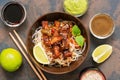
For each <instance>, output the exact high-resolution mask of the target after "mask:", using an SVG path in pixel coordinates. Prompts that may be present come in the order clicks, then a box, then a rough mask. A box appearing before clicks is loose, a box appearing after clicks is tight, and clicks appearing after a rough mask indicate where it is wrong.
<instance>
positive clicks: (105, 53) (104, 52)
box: [92, 44, 112, 63]
mask: <svg viewBox="0 0 120 80" xmlns="http://www.w3.org/2000/svg"><path fill="white" fill-rule="evenodd" d="M111 53H112V46H110V45H108V44H104V45H100V46H98V47H97V48H96V49H95V50H94V51H93V53H92V57H93V60H94V61H95V62H96V63H102V62H104V61H105V60H106V59H108V58H109V56H110V55H111Z"/></svg>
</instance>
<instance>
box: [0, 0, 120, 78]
mask: <svg viewBox="0 0 120 80" xmlns="http://www.w3.org/2000/svg"><path fill="white" fill-rule="evenodd" d="M8 1H10V0H0V12H1V8H2V6H3V5H4V4H5V3H7V2H8ZM16 1H18V2H21V3H23V4H24V6H25V7H26V10H27V19H26V21H25V22H24V23H23V24H22V25H21V26H20V27H18V28H9V27H7V26H5V25H4V24H3V23H2V21H1V20H0V52H1V51H2V49H4V48H8V47H12V48H15V49H18V48H17V47H16V46H15V44H14V43H13V41H12V40H11V38H10V37H9V35H8V32H9V31H11V30H13V29H16V30H17V32H18V33H19V34H20V36H21V37H22V39H23V40H24V42H25V41H26V37H27V33H28V30H29V28H30V26H31V25H32V24H33V23H34V22H35V21H36V19H37V18H38V17H40V16H41V15H43V14H45V13H49V12H55V11H60V12H63V0H16ZM97 13H108V14H110V15H111V17H112V18H113V19H114V22H115V27H116V29H115V32H114V34H113V35H112V36H111V37H109V38H107V39H105V40H98V39H96V38H94V37H93V36H92V35H91V34H90V40H91V45H90V51H89V55H88V56H87V58H86V60H85V61H84V63H83V64H82V65H81V66H80V67H79V68H77V69H76V70H74V71H73V72H70V73H67V74H63V75H53V74H48V73H46V72H44V74H45V75H46V77H47V78H48V80H56V79H57V80H79V72H80V71H81V70H83V69H84V68H86V67H89V66H96V67H98V68H100V69H101V71H102V72H103V73H104V74H105V76H106V78H107V80H120V0H89V8H88V11H87V13H86V14H85V15H83V16H82V17H80V18H79V19H80V20H81V21H82V22H83V23H84V25H85V26H86V28H87V29H88V25H89V21H90V19H91V18H92V16H94V15H95V14H97ZM88 31H89V29H88ZM101 44H110V45H112V46H113V52H112V55H111V57H110V58H109V59H108V60H107V61H105V62H104V63H102V64H99V65H98V64H95V63H94V62H93V60H92V57H91V53H92V51H93V50H94V49H95V48H96V47H97V46H98V45H101ZM0 80H38V78H37V76H36V75H35V73H34V72H33V70H32V69H31V67H30V66H29V64H28V62H27V61H26V60H25V58H24V57H23V64H22V66H21V67H20V69H19V70H17V71H16V72H13V73H9V72H6V71H4V70H3V69H2V68H1V67H0Z"/></svg>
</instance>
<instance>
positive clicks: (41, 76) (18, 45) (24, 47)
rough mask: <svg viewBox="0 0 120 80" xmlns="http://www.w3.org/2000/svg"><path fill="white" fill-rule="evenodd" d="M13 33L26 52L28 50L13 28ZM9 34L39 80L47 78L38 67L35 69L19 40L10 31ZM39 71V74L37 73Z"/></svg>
mask: <svg viewBox="0 0 120 80" xmlns="http://www.w3.org/2000/svg"><path fill="white" fill-rule="evenodd" d="M13 33H14V34H15V36H16V37H17V39H18V41H19V42H20V44H21V45H22V47H23V49H24V50H25V51H26V53H27V54H28V53H29V52H28V50H27V48H26V46H25V44H24V43H23V41H22V39H21V38H20V36H19V35H18V33H17V32H16V31H15V30H13ZM9 35H10V37H11V39H12V40H13V41H14V43H15V44H16V46H17V47H18V48H19V50H20V51H21V52H22V54H23V56H24V57H25V58H26V60H27V61H28V63H29V65H30V66H31V68H32V69H33V71H34V72H35V74H36V75H37V77H38V78H39V79H40V80H47V78H46V77H45V76H44V74H43V73H42V71H41V70H40V69H39V68H38V67H36V68H37V70H38V71H39V72H38V71H37V70H36V68H35V66H34V65H33V63H32V62H31V61H30V59H29V58H28V57H27V55H26V53H25V52H24V50H23V49H22V47H21V46H20V44H19V42H18V41H17V40H16V39H15V37H14V36H13V34H12V33H11V32H9ZM39 73H40V74H41V75H39Z"/></svg>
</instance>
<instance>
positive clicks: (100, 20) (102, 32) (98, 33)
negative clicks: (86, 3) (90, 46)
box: [89, 13, 115, 39]
mask: <svg viewBox="0 0 120 80" xmlns="http://www.w3.org/2000/svg"><path fill="white" fill-rule="evenodd" d="M89 29H90V32H91V34H92V35H93V36H94V37H96V38H98V39H106V38H108V37H110V36H111V35H112V34H113V32H114V30H115V25H114V21H113V19H112V18H111V16H110V15H109V14H106V13H99V14H96V15H95V16H93V17H92V19H91V20H90V23H89Z"/></svg>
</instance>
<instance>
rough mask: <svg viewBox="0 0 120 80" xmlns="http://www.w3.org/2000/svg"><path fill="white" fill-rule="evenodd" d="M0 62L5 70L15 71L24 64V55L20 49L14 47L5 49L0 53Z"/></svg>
mask: <svg viewBox="0 0 120 80" xmlns="http://www.w3.org/2000/svg"><path fill="white" fill-rule="evenodd" d="M0 64H1V66H2V68H3V69H4V70H6V71H8V72H14V71H16V70H17V69H19V67H20V66H21V64H22V56H21V54H20V52H19V51H17V50H15V49H13V48H7V49H4V50H2V52H1V54H0Z"/></svg>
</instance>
